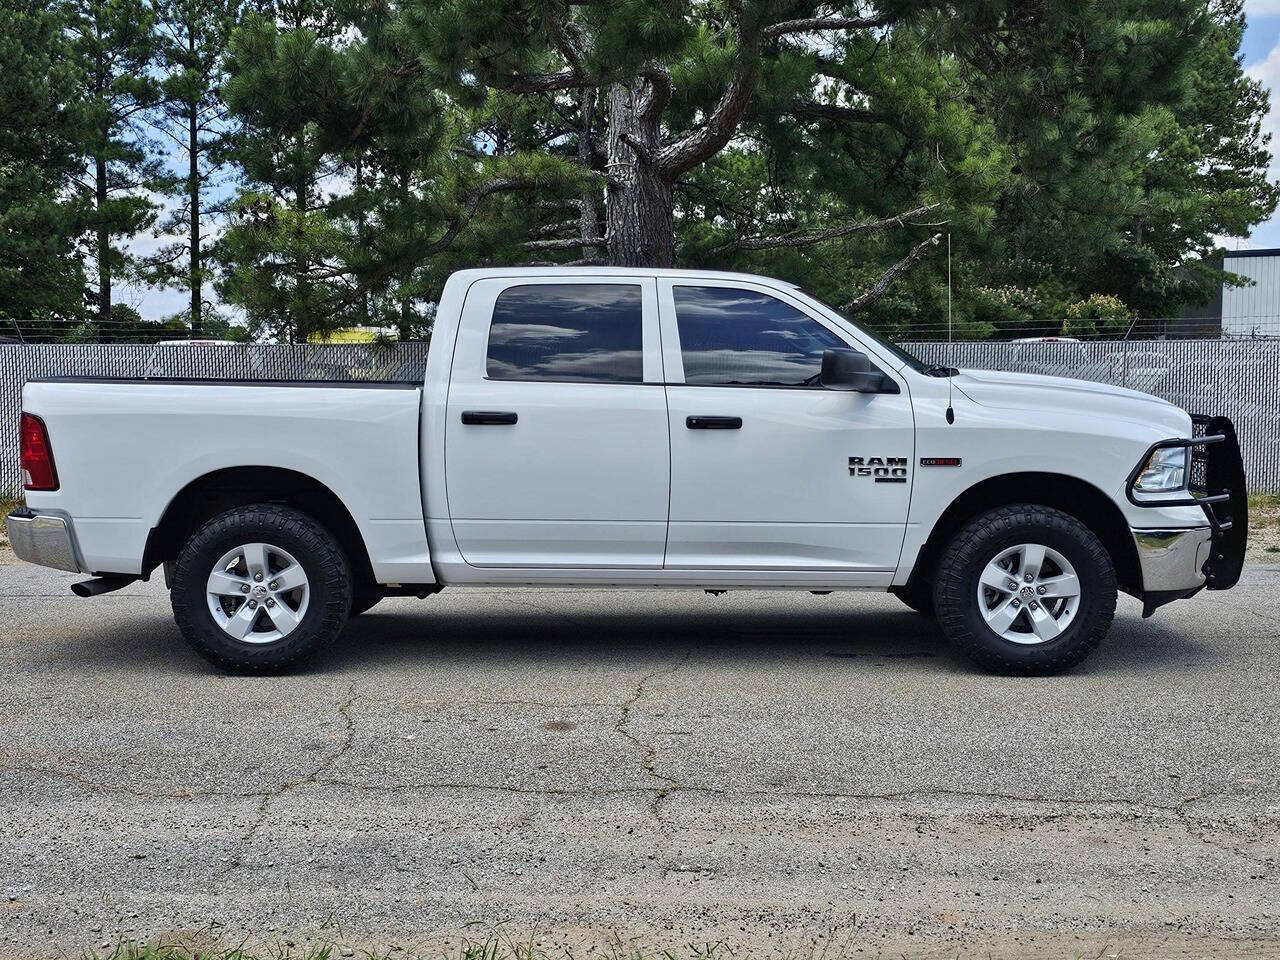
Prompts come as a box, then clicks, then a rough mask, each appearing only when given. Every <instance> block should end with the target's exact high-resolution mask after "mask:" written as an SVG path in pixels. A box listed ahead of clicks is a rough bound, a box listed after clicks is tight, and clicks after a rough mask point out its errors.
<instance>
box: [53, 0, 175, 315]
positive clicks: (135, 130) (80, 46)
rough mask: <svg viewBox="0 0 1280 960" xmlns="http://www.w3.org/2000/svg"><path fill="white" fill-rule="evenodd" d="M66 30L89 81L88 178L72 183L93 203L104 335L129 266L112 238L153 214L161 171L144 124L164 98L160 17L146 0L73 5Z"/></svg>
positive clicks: (89, 0) (130, 232)
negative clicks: (119, 280)
mask: <svg viewBox="0 0 1280 960" xmlns="http://www.w3.org/2000/svg"><path fill="white" fill-rule="evenodd" d="M68 26H69V31H70V35H71V46H72V51H73V56H74V58H75V62H76V65H77V67H78V70H79V72H80V75H81V76H82V77H83V81H84V108H83V116H82V119H83V124H84V126H83V129H82V141H81V142H82V149H83V150H84V153H85V155H86V156H87V158H88V171H87V178H83V177H81V178H76V180H75V183H76V185H77V186H78V187H79V189H80V191H81V193H82V196H83V197H84V198H85V199H86V200H87V202H88V203H89V204H90V206H91V212H90V215H89V230H90V233H91V236H92V250H93V257H94V260H95V261H96V267H97V291H96V297H95V299H96V311H95V322H96V323H97V324H98V329H99V331H100V332H103V333H105V332H107V331H109V330H110V329H111V327H112V323H113V317H114V312H113V305H112V284H113V281H114V279H115V277H116V275H117V274H118V273H119V272H120V271H121V270H123V269H125V268H126V267H128V266H129V265H130V258H129V256H128V255H127V253H126V252H125V251H124V250H123V249H121V248H120V247H119V246H117V245H116V243H115V241H116V240H117V239H118V238H128V237H132V236H134V235H136V234H137V233H139V232H140V231H141V230H143V229H145V228H146V227H148V226H150V225H151V223H152V222H154V220H155V216H156V205H155V203H154V202H152V200H150V199H149V197H148V196H147V194H146V191H147V190H148V189H149V188H151V187H153V186H154V185H155V184H156V183H157V181H158V180H159V177H160V173H161V168H160V163H159V161H158V160H157V159H156V157H155V151H154V144H152V143H151V142H150V141H149V140H148V139H147V135H146V125H145V122H144V121H145V119H146V115H147V112H148V111H150V110H152V109H153V108H154V107H155V105H156V103H157V101H158V99H159V93H160V89H159V84H158V83H157V81H156V80H155V78H154V76H153V75H152V68H153V65H154V63H155V56H156V35H155V31H154V27H155V20H154V17H153V14H152V10H151V6H150V4H149V3H147V2H146V0H74V2H73V3H72V4H71V5H70V16H69V22H68Z"/></svg>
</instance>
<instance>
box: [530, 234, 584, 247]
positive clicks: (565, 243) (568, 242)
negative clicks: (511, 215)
mask: <svg viewBox="0 0 1280 960" xmlns="http://www.w3.org/2000/svg"><path fill="white" fill-rule="evenodd" d="M520 246H521V247H523V248H524V249H526V250H572V249H574V248H575V247H580V246H582V238H581V237H560V238H557V239H554V240H526V241H525V242H524V243H522V244H520Z"/></svg>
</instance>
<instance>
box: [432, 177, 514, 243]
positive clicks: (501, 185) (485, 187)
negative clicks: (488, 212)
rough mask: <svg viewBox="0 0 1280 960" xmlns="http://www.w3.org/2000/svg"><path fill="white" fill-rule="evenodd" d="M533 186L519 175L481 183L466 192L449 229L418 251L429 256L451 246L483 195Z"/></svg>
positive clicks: (474, 211) (470, 218)
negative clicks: (459, 211)
mask: <svg viewBox="0 0 1280 960" xmlns="http://www.w3.org/2000/svg"><path fill="white" fill-rule="evenodd" d="M534 186H536V184H535V183H534V182H533V181H532V180H524V179H522V178H519V177H495V178H494V179H492V180H488V181H486V182H485V183H482V184H481V185H480V186H478V187H476V189H474V190H472V191H471V193H469V194H467V196H466V198H465V199H464V200H463V203H462V212H461V213H460V214H459V215H458V218H457V219H456V220H454V221H453V223H451V224H450V225H449V229H447V230H446V231H445V232H444V233H443V234H442V235H441V236H440V238H439V239H437V240H435V241H433V242H432V243H429V244H427V246H426V247H424V248H423V249H422V250H421V251H420V254H421V255H427V256H429V255H431V254H434V253H439V252H440V251H441V250H444V249H446V248H448V247H449V246H451V245H452V244H453V241H454V240H455V239H456V238H457V236H458V234H459V233H461V232H462V230H463V228H464V227H466V225H467V224H468V223H470V222H471V220H472V218H473V217H475V215H476V211H477V210H478V209H479V208H480V201H481V200H483V199H484V198H485V197H487V196H490V195H491V194H495V193H505V192H510V191H512V190H531V189H533V187H534Z"/></svg>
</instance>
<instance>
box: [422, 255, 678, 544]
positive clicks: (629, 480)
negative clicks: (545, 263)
mask: <svg viewBox="0 0 1280 960" xmlns="http://www.w3.org/2000/svg"><path fill="white" fill-rule="evenodd" d="M669 476H670V445H669V438H668V430H667V408H666V398H665V395H664V391H663V386H662V359H661V349H660V343H659V332H658V316H657V300H656V284H655V282H654V281H653V280H652V279H651V278H637V277H634V276H625V277H617V278H610V277H607V276H594V277H591V278H585V279H561V278H558V277H518V278H517V277H512V278H494V279H486V280H480V281H477V282H476V283H474V284H472V286H471V287H470V289H469V290H468V292H467V295H466V300H465V302H464V305H463V312H462V318H461V325H460V327H459V332H458V339H457V344H456V346H455V350H454V356H453V365H452V370H451V375H450V380H449V399H448V405H447V412H446V425H445V479H446V487H447V497H448V503H449V515H450V519H451V522H452V527H453V533H454V537H455V539H456V540H457V543H458V548H459V552H460V553H461V555H462V557H463V559H464V560H465V561H466V562H467V563H469V564H471V565H473V566H484V567H588V568H602V567H608V568H644V567H654V568H658V567H661V566H662V556H663V546H664V543H665V540H666V528H667V501H668V492H669V486H668V483H669Z"/></svg>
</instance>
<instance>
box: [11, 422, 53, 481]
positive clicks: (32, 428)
mask: <svg viewBox="0 0 1280 960" xmlns="http://www.w3.org/2000/svg"><path fill="white" fill-rule="evenodd" d="M18 432H19V436H20V442H19V449H20V451H21V452H20V454H19V458H20V462H21V464H22V485H23V486H24V487H25V488H26V489H28V490H57V489H58V470H57V468H56V467H55V466H54V465H53V449H52V448H51V447H50V446H49V431H48V430H46V429H45V428H44V421H43V420H41V419H40V418H39V417H37V416H35V415H34V414H30V413H24V414H23V415H22V421H21V424H20V426H19V428H18Z"/></svg>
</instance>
